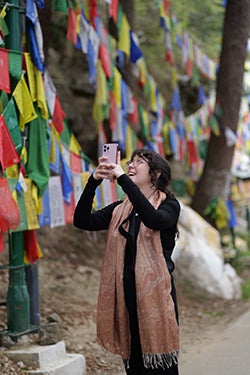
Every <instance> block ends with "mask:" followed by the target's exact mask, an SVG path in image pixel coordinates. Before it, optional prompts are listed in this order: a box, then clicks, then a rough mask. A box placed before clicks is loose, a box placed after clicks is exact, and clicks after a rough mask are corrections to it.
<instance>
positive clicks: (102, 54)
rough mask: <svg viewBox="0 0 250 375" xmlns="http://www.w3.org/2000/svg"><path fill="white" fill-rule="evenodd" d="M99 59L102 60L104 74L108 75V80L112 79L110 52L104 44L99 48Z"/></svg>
mask: <svg viewBox="0 0 250 375" xmlns="http://www.w3.org/2000/svg"><path fill="white" fill-rule="evenodd" d="M99 58H100V60H101V63H102V67H103V70H104V73H105V74H106V76H107V77H108V78H110V77H111V64H110V56H109V50H108V48H107V47H106V46H105V45H104V44H103V43H100V46H99Z"/></svg>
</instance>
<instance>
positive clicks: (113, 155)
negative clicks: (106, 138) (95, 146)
mask: <svg viewBox="0 0 250 375" xmlns="http://www.w3.org/2000/svg"><path fill="white" fill-rule="evenodd" d="M102 155H103V156H106V158H107V162H108V163H117V156H118V144H117V143H105V144H104V145H103V146H102Z"/></svg>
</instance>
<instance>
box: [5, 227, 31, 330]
mask: <svg viewBox="0 0 250 375" xmlns="http://www.w3.org/2000/svg"><path fill="white" fill-rule="evenodd" d="M9 260H10V266H19V265H22V264H23V232H16V233H10V234H9ZM29 309H30V305H29V293H28V289H27V286H26V283H25V271H24V268H20V269H12V270H9V288H8V294H7V318H8V331H9V332H10V333H21V332H25V331H27V330H28V329H29V326H30V311H29Z"/></svg>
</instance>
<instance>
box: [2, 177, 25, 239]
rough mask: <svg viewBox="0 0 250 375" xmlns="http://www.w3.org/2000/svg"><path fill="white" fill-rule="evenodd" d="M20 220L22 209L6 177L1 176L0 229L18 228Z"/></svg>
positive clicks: (3, 230) (4, 230)
mask: <svg viewBox="0 0 250 375" xmlns="http://www.w3.org/2000/svg"><path fill="white" fill-rule="evenodd" d="M19 221H20V210H19V207H18V205H17V203H16V201H15V199H14V198H13V196H12V193H11V190H10V188H9V185H8V181H7V179H6V178H0V231H2V232H7V231H8V229H12V230H15V229H17V227H18V225H19Z"/></svg>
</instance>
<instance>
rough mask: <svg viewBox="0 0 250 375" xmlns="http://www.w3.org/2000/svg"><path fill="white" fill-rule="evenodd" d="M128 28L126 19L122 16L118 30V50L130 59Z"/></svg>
mask: <svg viewBox="0 0 250 375" xmlns="http://www.w3.org/2000/svg"><path fill="white" fill-rule="evenodd" d="M129 31H130V26H129V23H128V20H127V17H126V16H125V15H124V14H123V15H122V23H121V28H120V30H119V40H118V49H119V50H121V51H123V52H124V53H125V54H126V56H128V57H130V33H129Z"/></svg>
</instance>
